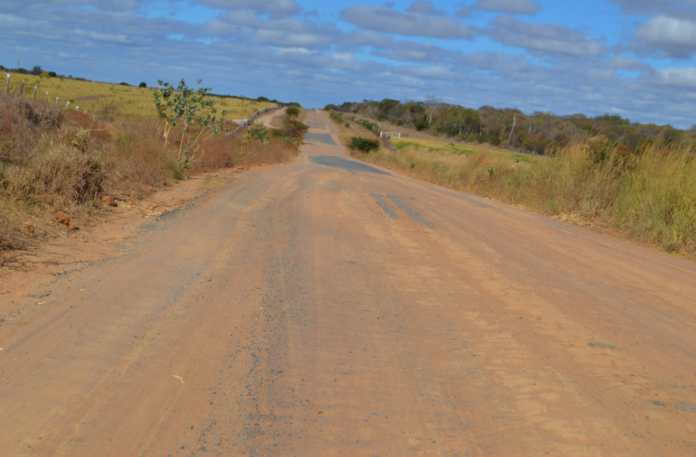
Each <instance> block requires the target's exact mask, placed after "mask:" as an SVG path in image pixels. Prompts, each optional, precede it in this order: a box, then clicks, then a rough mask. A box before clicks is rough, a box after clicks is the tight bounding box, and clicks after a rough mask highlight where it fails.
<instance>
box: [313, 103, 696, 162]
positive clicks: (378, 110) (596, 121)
mask: <svg viewBox="0 0 696 457" xmlns="http://www.w3.org/2000/svg"><path fill="white" fill-rule="evenodd" d="M326 110H328V111H336V112H337V113H340V114H341V115H343V116H348V117H351V118H357V119H362V120H361V122H372V124H373V125H372V126H370V127H372V128H370V127H368V128H369V129H372V130H374V128H376V127H378V124H379V123H385V124H387V123H388V125H389V126H388V128H382V130H396V131H399V129H407V130H413V131H414V132H423V133H425V134H428V135H430V136H435V137H441V138H442V140H443V141H446V142H450V141H452V142H466V143H470V144H487V145H489V146H494V147H499V148H502V149H509V150H514V151H517V152H525V153H530V154H535V155H545V154H552V153H553V152H554V151H557V150H560V149H562V148H565V147H566V146H569V145H571V144H573V143H579V142H584V141H587V140H589V139H590V138H594V137H597V136H601V137H603V138H606V139H607V140H608V142H610V143H613V144H616V145H617V146H621V147H622V148H623V149H625V150H627V151H630V152H631V153H640V151H642V150H643V149H644V148H646V147H651V146H653V145H656V146H657V147H661V146H669V145H672V144H681V143H682V142H683V141H686V140H693V139H694V137H696V126H694V127H692V128H691V129H689V130H680V129H676V128H674V127H672V126H670V125H655V124H641V123H637V122H631V121H630V120H629V119H625V118H622V117H621V116H619V115H611V114H604V115H601V116H595V117H588V116H586V115H584V114H571V115H567V116H557V115H555V114H552V113H544V112H535V113H532V114H524V113H523V112H522V111H520V110H518V109H515V108H502V109H498V108H493V107H491V106H482V107H480V108H478V109H474V108H470V107H465V106H458V105H450V104H447V103H444V102H443V101H442V100H440V99H439V98H438V97H436V96H434V95H429V96H427V97H426V99H425V100H424V101H405V102H400V101H397V100H391V99H384V100H382V101H373V100H365V101H363V102H361V103H356V102H346V103H343V104H342V105H327V106H326ZM385 127H386V126H385ZM375 133H379V132H378V131H376V132H375Z"/></svg>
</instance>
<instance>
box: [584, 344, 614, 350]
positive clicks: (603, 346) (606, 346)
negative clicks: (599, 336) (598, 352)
mask: <svg viewBox="0 0 696 457" xmlns="http://www.w3.org/2000/svg"><path fill="white" fill-rule="evenodd" d="M587 345H588V346H591V347H593V348H604V349H615V346H613V345H611V344H606V343H587Z"/></svg>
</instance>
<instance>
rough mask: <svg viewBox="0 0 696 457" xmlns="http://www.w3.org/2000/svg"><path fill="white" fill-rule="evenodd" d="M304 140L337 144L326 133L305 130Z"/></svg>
mask: <svg viewBox="0 0 696 457" xmlns="http://www.w3.org/2000/svg"><path fill="white" fill-rule="evenodd" d="M305 140H306V141H309V142H316V143H323V144H328V145H329V146H338V145H337V144H336V142H335V141H334V139H333V138H332V137H331V135H329V134H328V133H314V132H307V135H306V136H305Z"/></svg>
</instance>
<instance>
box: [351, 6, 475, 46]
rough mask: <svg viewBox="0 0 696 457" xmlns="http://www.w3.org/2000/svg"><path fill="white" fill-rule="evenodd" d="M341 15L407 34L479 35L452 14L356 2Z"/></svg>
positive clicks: (368, 25)
mask: <svg viewBox="0 0 696 457" xmlns="http://www.w3.org/2000/svg"><path fill="white" fill-rule="evenodd" d="M341 17H342V18H343V19H344V20H345V21H347V22H350V23H353V24H355V25H357V26H359V27H362V28H364V29H368V30H374V31H377V32H385V33H393V34H397V35H404V36H421V37H430V38H445V39H462V38H467V39H470V38H473V37H474V36H475V35H476V28H475V27H474V26H472V25H469V24H465V23H463V22H460V21H457V20H456V19H454V18H451V17H435V16H430V15H427V14H422V13H410V12H405V13H402V12H400V11H395V10H393V9H391V8H385V7H383V6H364V5H361V4H357V5H353V6H351V7H349V8H347V9H345V10H343V11H341Z"/></svg>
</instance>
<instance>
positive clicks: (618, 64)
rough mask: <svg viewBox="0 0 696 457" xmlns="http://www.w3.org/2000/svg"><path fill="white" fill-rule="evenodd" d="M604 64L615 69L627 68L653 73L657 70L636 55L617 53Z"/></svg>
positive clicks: (628, 69)
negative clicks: (629, 55)
mask: <svg viewBox="0 0 696 457" xmlns="http://www.w3.org/2000/svg"><path fill="white" fill-rule="evenodd" d="M604 66H605V67H607V68H610V69H613V70H627V71H635V72H640V73H652V72H654V71H655V69H654V68H653V67H652V66H651V65H649V64H647V63H645V62H643V61H641V60H639V59H636V58H635V57H626V56H625V55H623V54H616V55H615V56H614V57H612V58H611V60H609V61H608V62H605V63H604Z"/></svg>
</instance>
